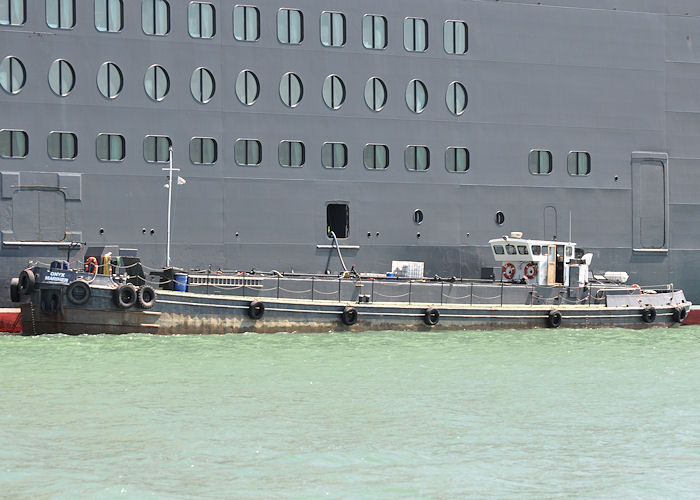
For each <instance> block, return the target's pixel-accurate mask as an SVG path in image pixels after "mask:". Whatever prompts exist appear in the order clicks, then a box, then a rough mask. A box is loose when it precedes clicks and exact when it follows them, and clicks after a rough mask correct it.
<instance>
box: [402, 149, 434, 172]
mask: <svg viewBox="0 0 700 500" xmlns="http://www.w3.org/2000/svg"><path fill="white" fill-rule="evenodd" d="M404 164H405V165H406V170H410V171H413V172H416V171H423V170H428V169H429V168H430V150H429V149H428V148H427V147H426V146H408V147H407V148H406V151H405V152H404Z"/></svg>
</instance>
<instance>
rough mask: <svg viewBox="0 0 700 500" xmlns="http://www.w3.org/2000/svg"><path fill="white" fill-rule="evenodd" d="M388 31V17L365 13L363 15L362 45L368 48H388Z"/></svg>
mask: <svg viewBox="0 0 700 500" xmlns="http://www.w3.org/2000/svg"><path fill="white" fill-rule="evenodd" d="M386 32H387V22H386V17H384V16H375V15H371V14H365V15H364V16H363V17H362V45H364V46H365V48H366V49H384V48H386V44H387V36H386Z"/></svg>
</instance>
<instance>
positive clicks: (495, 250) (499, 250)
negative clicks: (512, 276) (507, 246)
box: [492, 245, 506, 255]
mask: <svg viewBox="0 0 700 500" xmlns="http://www.w3.org/2000/svg"><path fill="white" fill-rule="evenodd" d="M492 248H493V253H495V254H496V255H504V254H505V253H506V251H505V250H504V249H503V245H493V246H492Z"/></svg>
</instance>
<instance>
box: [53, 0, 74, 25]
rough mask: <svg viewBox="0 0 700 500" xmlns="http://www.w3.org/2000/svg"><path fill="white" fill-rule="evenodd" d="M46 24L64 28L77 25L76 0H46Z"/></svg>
mask: <svg viewBox="0 0 700 500" xmlns="http://www.w3.org/2000/svg"><path fill="white" fill-rule="evenodd" d="M46 25H47V26H48V27H49V28H54V29H63V30H68V29H72V28H73V27H75V0H46Z"/></svg>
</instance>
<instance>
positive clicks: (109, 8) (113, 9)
mask: <svg viewBox="0 0 700 500" xmlns="http://www.w3.org/2000/svg"><path fill="white" fill-rule="evenodd" d="M26 19H27V16H26V0H0V25H11V26H21V25H23V24H24V23H25V22H26ZM75 23H76V1H75V0H46V24H47V26H48V27H49V28H54V29H72V28H74V27H75ZM319 23H320V41H321V44H322V45H324V46H326V47H342V46H343V45H345V43H346V39H347V28H346V19H345V14H343V13H342V12H330V11H324V12H322V13H321V16H320V19H319ZM403 23H404V24H403V45H404V48H405V49H406V50H407V51H409V52H424V51H426V50H428V21H427V20H425V19H423V18H419V17H407V18H405V19H404V20H403ZM95 28H96V29H97V30H98V31H102V32H119V31H121V30H122V29H123V28H124V2H123V0H95ZM141 28H142V29H143V32H144V33H145V34H146V35H158V36H165V35H167V34H168V33H170V4H169V2H168V1H167V0H142V2H141ZM187 28H188V32H189V34H190V36H191V37H193V38H213V37H214V36H215V35H216V8H215V6H214V4H212V3H209V2H190V3H189V5H188V8H187ZM260 33H261V22H260V10H259V9H258V8H257V7H255V6H252V5H235V6H234V7H233V37H234V38H235V39H236V40H239V41H246V42H254V41H257V40H259V39H260ZM277 40H278V41H279V42H280V43H283V44H290V45H298V44H301V43H302V42H303V41H304V15H303V13H302V12H301V11H300V10H298V9H279V10H278V11H277ZM362 44H363V46H364V47H365V48H367V49H384V48H386V47H387V45H388V22H387V19H386V17H384V16H381V15H374V14H365V15H364V16H363V17H362ZM443 48H444V49H445V52H446V53H448V54H465V53H466V52H467V50H468V48H469V47H468V28H467V23H465V22H464V21H455V20H447V21H445V22H444V25H443Z"/></svg>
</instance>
